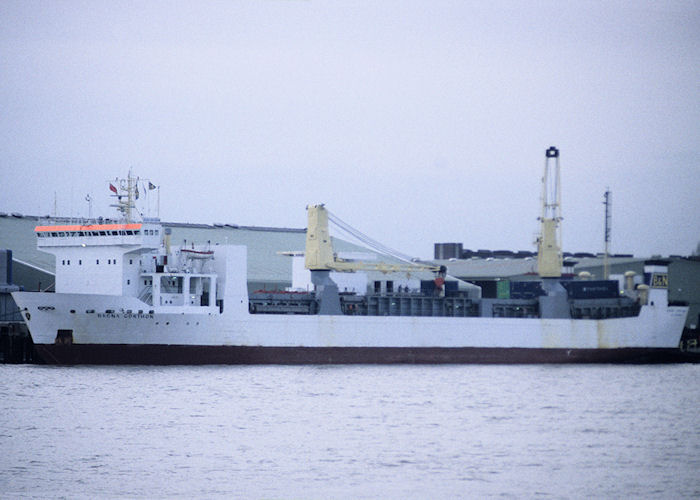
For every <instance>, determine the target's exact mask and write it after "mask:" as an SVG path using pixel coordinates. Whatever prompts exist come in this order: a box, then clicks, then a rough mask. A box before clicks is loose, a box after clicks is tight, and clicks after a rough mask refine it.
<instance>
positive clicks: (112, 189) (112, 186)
mask: <svg viewBox="0 0 700 500" xmlns="http://www.w3.org/2000/svg"><path fill="white" fill-rule="evenodd" d="M109 190H110V191H112V192H113V193H114V194H117V188H115V187H114V184H112V183H111V182H110V183H109Z"/></svg>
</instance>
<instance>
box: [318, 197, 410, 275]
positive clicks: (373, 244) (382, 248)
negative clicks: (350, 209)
mask: <svg viewBox="0 0 700 500" xmlns="http://www.w3.org/2000/svg"><path fill="white" fill-rule="evenodd" d="M326 212H328V220H329V221H331V222H332V223H333V224H335V226H336V227H337V228H339V229H341V230H342V231H344V232H345V233H347V234H349V235H351V236H353V237H354V238H355V239H357V240H358V241H360V242H362V243H364V244H365V245H367V246H368V247H370V248H371V249H373V250H375V251H377V252H379V253H380V254H382V255H387V256H389V257H393V258H395V259H398V260H400V261H403V262H406V263H408V264H411V265H415V263H414V262H413V261H412V260H411V256H410V255H406V254H405V253H402V252H399V251H398V250H394V249H393V248H391V247H388V246H386V245H384V244H382V243H380V242H378V241H377V240H375V239H373V238H370V237H369V236H367V235H366V234H364V233H363V232H362V231H360V230H358V229H355V228H354V227H352V226H351V225H350V224H348V223H347V222H345V221H343V220H342V219H341V218H340V217H338V216H337V215H335V214H333V213H331V212H330V211H329V210H328V209H326Z"/></svg>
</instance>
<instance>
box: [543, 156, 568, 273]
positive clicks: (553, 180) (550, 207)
mask: <svg viewBox="0 0 700 500" xmlns="http://www.w3.org/2000/svg"><path fill="white" fill-rule="evenodd" d="M539 220H540V223H541V233H540V235H539V237H538V238H537V272H538V273H539V275H540V276H541V277H543V278H559V277H561V267H562V260H563V259H562V252H561V225H560V222H561V190H560V180H559V150H558V149H557V148H555V147H554V146H552V147H550V148H549V149H548V150H547V151H546V153H545V162H544V176H543V177H542V215H541V216H540V218H539Z"/></svg>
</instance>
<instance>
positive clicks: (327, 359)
mask: <svg viewBox="0 0 700 500" xmlns="http://www.w3.org/2000/svg"><path fill="white" fill-rule="evenodd" d="M36 349H37V353H38V354H39V356H40V357H41V359H42V360H44V361H45V362H47V363H50V364H61V365H79V364H93V365H123V364H130V365H205V364H221V365H236V364H280V365H301V364H398V363H406V364H449V363H452V364H460V363H461V364H538V363H637V364H641V363H676V362H686V361H688V362H689V361H693V358H691V357H689V356H686V355H684V353H682V352H680V351H679V350H678V349H677V348H675V349H672V348H658V349H654V348H620V349H554V348H551V349H535V348H503V347H491V348H478V347H456V348H441V347H423V348H413V347H403V348H402V347H262V346H255V347H250V346H192V345H125V344H73V345H55V344H39V345H36Z"/></svg>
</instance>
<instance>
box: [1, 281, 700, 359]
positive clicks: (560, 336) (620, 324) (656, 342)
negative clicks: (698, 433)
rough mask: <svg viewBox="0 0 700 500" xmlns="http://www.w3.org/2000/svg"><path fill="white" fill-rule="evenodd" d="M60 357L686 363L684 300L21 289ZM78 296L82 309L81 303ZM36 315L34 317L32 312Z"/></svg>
mask: <svg viewBox="0 0 700 500" xmlns="http://www.w3.org/2000/svg"><path fill="white" fill-rule="evenodd" d="M13 296H14V298H15V301H16V302H17V304H18V305H19V307H20V309H21V311H22V312H23V314H24V316H25V319H27V325H28V327H29V330H30V333H31V335H32V339H33V341H34V343H35V346H36V349H37V352H38V354H39V355H40V356H41V358H42V359H43V360H44V361H45V362H47V363H58V364H272V363H278V364H305V363H309V364H312V363H313V364H323V363H338V364H343V363H480V364H490V363H613V362H614V363H624V362H631V363H635V362H636V363H650V362H676V361H683V360H684V359H682V358H681V354H680V353H679V350H678V345H679V341H680V336H681V333H682V329H683V325H684V323H685V317H686V314H687V307H658V306H656V307H655V306H644V307H642V310H641V312H640V315H639V316H637V317H632V318H615V319H608V320H569V319H534V318H522V319H519V318H445V317H437V318H436V317H406V316H401V317H378V316H306V315H271V314H270V315H268V314H257V315H256V314H249V313H248V311H247V303H246V302H247V301H244V300H242V299H241V300H240V301H239V303H238V304H237V305H236V304H235V303H233V301H231V300H229V301H228V302H227V306H226V309H225V312H224V314H218V313H216V314H211V313H206V314H195V313H192V314H182V313H181V314H172V313H164V312H159V311H158V310H156V311H154V312H153V313H151V312H150V311H147V312H143V313H142V312H140V311H141V309H147V308H148V306H146V305H145V304H144V303H143V302H140V301H138V299H136V298H134V297H122V296H108V295H88V294H86V295H79V294H47V293H30V292H16V293H14V294H13ZM76 304H80V309H76ZM27 313H29V315H28V314H27Z"/></svg>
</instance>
